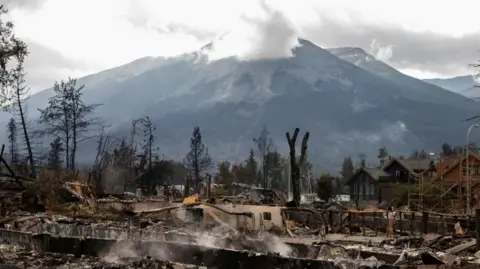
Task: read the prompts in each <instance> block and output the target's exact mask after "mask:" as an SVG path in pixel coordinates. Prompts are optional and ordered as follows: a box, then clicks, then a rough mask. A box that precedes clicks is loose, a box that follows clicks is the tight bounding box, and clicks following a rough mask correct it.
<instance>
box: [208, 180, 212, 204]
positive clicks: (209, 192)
mask: <svg viewBox="0 0 480 269" xmlns="http://www.w3.org/2000/svg"><path fill="white" fill-rule="evenodd" d="M207 178H208V179H207V198H211V197H212V190H211V186H212V176H211V175H207Z"/></svg>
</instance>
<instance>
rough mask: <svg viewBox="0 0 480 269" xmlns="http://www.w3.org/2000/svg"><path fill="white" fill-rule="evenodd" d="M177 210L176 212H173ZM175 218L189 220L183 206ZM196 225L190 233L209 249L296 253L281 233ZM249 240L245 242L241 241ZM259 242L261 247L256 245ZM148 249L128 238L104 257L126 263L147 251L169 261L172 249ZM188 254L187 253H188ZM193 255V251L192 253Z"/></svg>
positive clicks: (114, 246) (108, 251) (289, 254)
mask: <svg viewBox="0 0 480 269" xmlns="http://www.w3.org/2000/svg"><path fill="white" fill-rule="evenodd" d="M172 213H173V212H172ZM175 213H176V214H175V217H177V218H179V219H180V220H183V221H187V218H186V215H185V210H184V209H179V210H176V212H175ZM194 229H195V228H192V229H191V231H189V234H190V235H191V236H193V238H194V239H195V243H196V244H197V245H199V246H203V247H207V248H218V249H230V250H245V249H246V248H245V247H243V246H245V244H247V245H249V246H248V250H254V251H256V252H262V253H267V252H271V253H278V254H279V255H282V256H286V257H288V256H293V255H294V252H293V249H292V248H291V247H290V246H288V245H287V244H285V243H284V242H282V241H281V240H280V239H279V238H278V237H277V236H275V235H273V234H269V233H264V234H262V235H261V236H260V237H259V238H255V239H254V238H251V237H248V236H246V235H243V234H241V235H240V234H232V233H231V231H229V230H228V229H225V227H222V226H216V227H214V228H212V229H210V230H209V231H204V230H202V231H194ZM241 241H243V242H245V243H244V244H242V243H239V242H241ZM252 244H257V246H252ZM145 247H147V249H143V250H138V249H137V247H136V246H135V245H134V244H133V243H131V242H128V241H118V243H116V244H115V245H113V246H112V247H111V248H110V249H108V250H106V251H105V254H104V255H103V259H104V260H105V261H106V262H110V263H122V261H123V260H125V259H139V258H143V255H145V253H148V255H149V256H151V257H152V258H155V259H158V260H167V259H168V255H166V253H170V252H171V250H169V249H163V248H158V247H155V246H153V245H150V246H148V245H146V246H145ZM186 255H187V254H186ZM188 255H189V254H188Z"/></svg>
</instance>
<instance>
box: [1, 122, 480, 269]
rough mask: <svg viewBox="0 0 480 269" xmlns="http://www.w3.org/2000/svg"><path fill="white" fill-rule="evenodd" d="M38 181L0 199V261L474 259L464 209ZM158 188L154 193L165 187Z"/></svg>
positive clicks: (266, 192) (246, 191)
mask: <svg viewBox="0 0 480 269" xmlns="http://www.w3.org/2000/svg"><path fill="white" fill-rule="evenodd" d="M297 134H298V131H297V130H296V131H295V133H294V137H292V138H290V140H292V141H291V142H292V144H294V140H295V139H296V136H297ZM306 137H307V139H308V135H306ZM294 138H295V139H294ZM292 165H293V166H292V167H293V168H294V169H297V168H296V165H298V164H296V163H294V164H292ZM187 181H188V180H187ZM45 185H46V184H43V185H42V186H38V185H32V186H30V187H25V188H22V189H20V190H17V191H11V192H9V193H7V192H6V194H5V196H4V197H3V198H2V207H1V208H2V210H1V212H0V213H1V214H0V216H1V217H0V236H1V237H2V239H3V241H2V244H1V245H0V253H1V254H2V255H1V258H2V260H1V262H2V263H3V264H5V265H11V266H16V267H18V268H191V267H195V268H201V267H202V266H203V267H206V268H226V267H228V268H231V267H233V268H262V269H265V268H292V269H293V268H295V269H296V268H298V269H300V268H302V269H303V268H319V267H322V268H324V267H325V268H345V269H354V268H355V269H356V268H397V267H405V266H407V267H415V266H423V267H425V266H427V267H428V266H432V268H433V267H435V266H438V265H441V266H463V267H465V266H475V265H476V264H480V254H478V253H477V252H476V251H477V244H476V240H475V238H474V237H475V235H476V233H475V231H474V225H472V223H473V222H472V220H473V219H472V218H470V217H468V216H462V215H447V214H440V213H438V214H437V213H435V212H414V211H408V210H403V211H402V210H396V211H395V210H385V209H378V208H374V209H363V210H357V209H353V208H351V207H349V206H348V205H344V204H341V203H339V202H333V203H326V202H315V203H312V204H310V205H301V206H298V205H297V204H296V203H291V202H288V201H287V198H286V196H285V195H283V194H282V193H281V192H278V191H276V190H273V189H262V188H253V187H245V186H237V187H239V188H242V190H241V191H239V192H237V193H236V194H230V195H225V196H216V197H213V196H212V195H211V194H212V192H211V190H210V189H209V188H210V187H208V188H207V189H206V191H205V192H204V193H203V194H194V195H191V196H185V195H182V194H180V196H179V197H176V198H175V197H173V198H172V197H168V196H166V195H159V196H155V197H143V196H139V195H134V194H133V193H125V194H124V195H115V196H108V195H102V196H101V197H100V196H98V194H96V192H95V191H92V188H93V187H92V186H91V185H90V184H88V183H80V182H79V181H78V180H75V181H64V182H63V183H54V184H50V185H48V186H49V187H50V188H51V189H50V190H48V191H46V190H44V189H43V188H45ZM0 187H1V186H0ZM38 188H42V189H41V190H40V191H38ZM165 188H168V186H164V189H163V190H161V191H160V193H168V191H167V189H165ZM52 200H53V202H52Z"/></svg>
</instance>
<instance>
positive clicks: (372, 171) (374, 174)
mask: <svg viewBox="0 0 480 269" xmlns="http://www.w3.org/2000/svg"><path fill="white" fill-rule="evenodd" d="M360 173H366V174H368V175H369V176H370V177H371V178H372V179H374V180H379V179H380V178H381V177H389V176H390V175H389V174H387V172H385V171H383V170H381V169H377V168H365V167H363V168H360V169H357V171H356V172H355V174H353V175H352V176H351V177H350V178H349V179H348V180H347V181H346V182H345V184H349V183H350V182H351V181H352V180H353V179H354V178H355V177H356V176H358V175H359V174H360Z"/></svg>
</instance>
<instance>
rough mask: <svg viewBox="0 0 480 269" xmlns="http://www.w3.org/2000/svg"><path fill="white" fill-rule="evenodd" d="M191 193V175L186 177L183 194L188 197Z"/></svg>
mask: <svg viewBox="0 0 480 269" xmlns="http://www.w3.org/2000/svg"><path fill="white" fill-rule="evenodd" d="M189 195H190V175H187V176H186V177H185V186H184V189H183V196H184V197H188V196H189Z"/></svg>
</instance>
